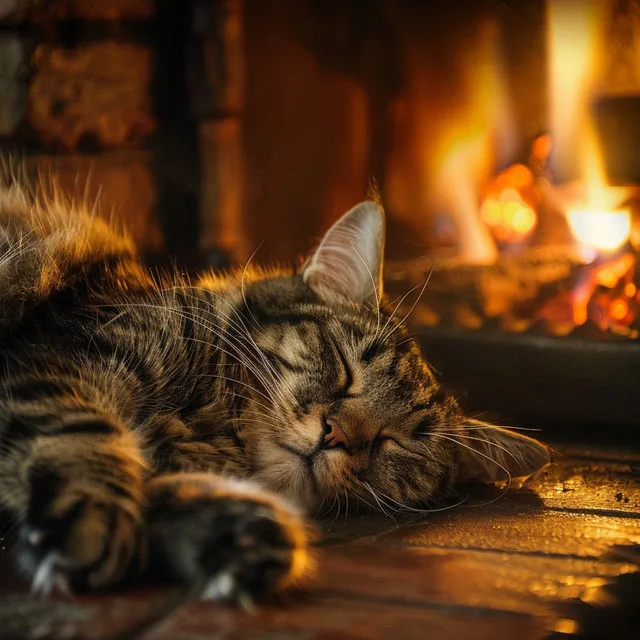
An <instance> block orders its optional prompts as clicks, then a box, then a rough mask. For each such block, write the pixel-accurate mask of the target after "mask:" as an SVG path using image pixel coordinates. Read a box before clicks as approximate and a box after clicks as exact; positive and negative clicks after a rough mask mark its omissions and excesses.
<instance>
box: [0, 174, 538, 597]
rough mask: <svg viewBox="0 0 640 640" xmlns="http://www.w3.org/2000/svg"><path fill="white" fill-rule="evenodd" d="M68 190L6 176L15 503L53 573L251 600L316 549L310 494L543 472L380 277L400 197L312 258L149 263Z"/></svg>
mask: <svg viewBox="0 0 640 640" xmlns="http://www.w3.org/2000/svg"><path fill="white" fill-rule="evenodd" d="M81 209H82V208H81V207H78V206H74V205H70V204H69V203H68V202H65V201H64V200H63V199H62V198H61V197H55V196H54V197H50V198H45V197H42V196H35V195H32V194H30V193H28V192H27V191H26V190H25V189H21V188H19V187H17V186H8V187H5V188H3V189H2V190H1V191H0V360H1V362H0V364H1V366H0V505H1V506H2V507H3V508H5V509H6V510H8V511H9V512H10V513H12V515H13V516H14V518H15V519H16V521H17V524H18V530H19V536H18V538H19V540H18V546H17V551H16V553H17V558H18V561H19V563H20V565H21V566H22V568H23V569H24V570H25V571H26V572H27V573H28V574H29V575H30V576H31V579H32V583H33V587H34V588H35V589H36V590H39V591H44V592H48V591H50V590H52V589H78V590H79V589H90V590H100V589H106V588H112V587H116V586H119V585H123V584H126V583H127V581H129V580H131V579H132V577H133V576H135V575H136V574H137V573H139V572H141V571H143V570H144V569H145V568H148V567H152V568H153V569H155V570H160V571H162V572H164V573H166V574H169V575H170V576H172V577H173V578H174V579H177V580H181V581H185V582H186V583H194V582H195V583H198V584H200V585H201V588H202V593H203V595H204V596H205V597H210V598H215V599H220V600H227V601H238V600H242V599H243V598H256V597H259V596H262V595H264V594H266V593H269V592H272V591H276V590H280V589H283V588H286V587H287V586H288V585H292V584H295V583H296V582H297V581H298V580H299V579H300V578H301V577H302V576H303V575H304V574H305V573H307V572H308V571H309V570H310V565H311V562H310V560H309V553H308V544H309V543H308V532H307V526H306V520H305V516H304V515H303V512H306V513H313V512H314V511H318V510H324V509H326V508H331V507H333V508H336V507H338V506H339V505H340V504H341V503H342V502H343V501H347V500H350V501H361V502H362V503H364V504H370V505H372V506H373V507H380V508H385V507H388V508H389V509H402V508H405V507H406V508H411V507H412V505H413V506H414V507H415V506H420V505H423V504H424V503H425V502H426V501H431V500H434V499H437V498H438V497H441V496H443V495H445V493H446V492H447V491H449V490H450V489H451V487H452V486H453V485H455V483H457V482H461V481H463V482H469V481H479V482H491V481H495V480H500V479H506V478H508V477H510V476H511V475H513V476H523V475H528V474H530V473H532V472H533V471H535V470H537V469H538V468H540V467H541V466H543V465H544V464H545V463H546V462H547V461H548V452H547V449H546V448H545V447H544V446H543V445H541V444H539V443H538V442H536V441H534V440H532V439H530V438H527V437H524V436H521V435H518V434H515V433H512V432H510V431H507V430H504V429H500V428H497V427H493V426H491V425H487V424H484V423H481V422H478V421H474V420H468V419H465V417H464V416H463V415H462V413H461V411H460V409H459V407H458V404H457V403H456V401H455V400H454V399H453V398H452V397H451V396H449V395H447V394H446V393H445V392H444V391H443V389H442V388H441V386H440V385H439V383H438V382H437V380H436V378H435V377H434V374H433V373H432V371H431V370H430V368H429V366H428V365H427V363H426V362H425V360H424V359H423V358H422V356H421V354H420V351H419V348H418V346H417V345H416V343H415V342H414V340H412V339H411V338H409V337H408V335H407V332H406V329H405V328H404V326H403V324H402V322H401V321H400V319H399V315H400V314H399V313H398V312H397V311H396V312H394V309H393V308H391V307H390V306H388V304H387V302H386V301H385V300H384V298H383V296H382V263H383V248H384V238H385V221H384V213H383V211H382V209H381V207H380V206H379V205H378V204H376V203H374V202H363V203H362V204H359V205H357V206H356V207H354V208H353V209H351V210H350V211H349V212H347V213H346V214H345V215H344V216H343V217H342V218H341V219H340V220H338V221H337V222H336V223H335V224H334V225H333V226H332V227H331V228H330V229H329V230H328V231H327V233H326V235H325V236H324V238H323V239H322V241H321V243H320V244H319V246H318V248H317V249H316V250H315V252H313V253H312V254H311V256H310V257H309V259H308V260H307V261H306V263H305V264H304V266H303V267H302V268H301V269H300V270H298V271H295V272H294V271H290V270H286V269H257V268H253V267H251V268H249V267H247V268H246V269H244V270H242V271H239V272H237V273H231V274H228V275H224V276H219V275H213V274H205V275H203V276H202V277H201V278H200V279H198V280H193V281H192V280H189V279H187V278H186V277H183V276H180V275H179V274H177V273H174V274H171V275H170V276H166V277H160V276H157V275H155V274H153V273H151V272H150V271H148V270H147V269H146V268H145V267H144V266H143V265H142V263H141V262H140V261H139V259H138V258H137V257H136V253H135V251H134V249H133V247H132V246H131V243H130V242H129V241H128V240H127V239H126V238H125V237H124V236H122V235H120V234H118V233H116V232H115V231H113V230H112V229H110V228H109V227H108V226H107V225H106V224H105V223H104V222H102V221H101V220H100V219H99V218H96V217H94V216H92V215H91V214H90V213H89V212H85V211H83V210H81Z"/></svg>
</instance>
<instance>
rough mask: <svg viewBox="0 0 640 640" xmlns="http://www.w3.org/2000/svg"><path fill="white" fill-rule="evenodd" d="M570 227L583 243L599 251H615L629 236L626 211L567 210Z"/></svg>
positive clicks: (629, 228)
mask: <svg viewBox="0 0 640 640" xmlns="http://www.w3.org/2000/svg"><path fill="white" fill-rule="evenodd" d="M567 215H568V218H569V222H570V224H571V229H572V230H573V233H574V234H575V236H576V238H577V239H578V241H579V242H581V243H582V244H583V245H585V246H588V247H592V248H594V249H598V250H601V251H615V250H616V249H618V248H619V247H621V246H622V245H623V244H624V243H625V242H626V241H627V239H628V238H629V234H630V233H631V216H630V214H629V212H628V211H580V210H575V211H569V212H567Z"/></svg>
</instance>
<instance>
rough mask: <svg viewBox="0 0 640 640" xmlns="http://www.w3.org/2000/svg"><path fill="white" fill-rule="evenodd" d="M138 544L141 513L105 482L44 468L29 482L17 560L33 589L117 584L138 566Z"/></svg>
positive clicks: (82, 587)
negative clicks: (68, 478) (68, 479)
mask: <svg viewBox="0 0 640 640" xmlns="http://www.w3.org/2000/svg"><path fill="white" fill-rule="evenodd" d="M142 547H143V543H142V518H141V517H140V516H138V515H137V514H136V509H135V508H133V507H132V505H130V504H127V503H126V502H125V501H123V500H121V499H120V496H116V495H113V494H112V493H111V491H110V490H109V488H108V487H103V486H92V485H91V483H89V482H84V483H83V482H77V481H76V482H73V483H63V482H60V481H59V478H57V477H55V476H54V475H50V474H46V473H45V474H43V475H42V477H39V478H38V481H37V482H33V483H32V495H31V498H30V505H29V512H28V514H27V517H26V519H25V520H24V522H23V523H22V525H21V527H20V533H19V542H18V561H19V564H20V565H21V567H22V568H23V569H24V570H25V571H26V572H27V574H28V575H29V576H30V577H31V579H32V587H33V590H34V591H37V592H41V593H49V592H51V591H53V590H61V591H69V590H98V589H105V588H110V587H113V586H116V585H117V584H119V583H121V582H122V581H123V580H124V579H125V578H127V577H129V576H130V575H131V574H132V572H133V571H134V570H138V569H139V567H140V563H141V561H142V557H143V554H142Z"/></svg>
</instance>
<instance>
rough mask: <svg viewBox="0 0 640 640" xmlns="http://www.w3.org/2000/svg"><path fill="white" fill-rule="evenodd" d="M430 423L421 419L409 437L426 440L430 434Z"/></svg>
mask: <svg viewBox="0 0 640 640" xmlns="http://www.w3.org/2000/svg"><path fill="white" fill-rule="evenodd" d="M431 429H432V425H431V424H430V423H429V422H428V421H426V420H425V421H423V422H421V423H420V424H418V426H417V427H415V429H414V430H413V433H412V434H411V438H412V439H413V440H428V439H429V437H430V436H431Z"/></svg>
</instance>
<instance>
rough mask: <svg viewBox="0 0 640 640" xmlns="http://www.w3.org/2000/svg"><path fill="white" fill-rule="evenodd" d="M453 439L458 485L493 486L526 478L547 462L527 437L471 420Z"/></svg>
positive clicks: (545, 450)
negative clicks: (456, 449)
mask: <svg viewBox="0 0 640 640" xmlns="http://www.w3.org/2000/svg"><path fill="white" fill-rule="evenodd" d="M467 426H468V429H467V430H461V432H460V435H459V437H458V436H455V440H456V441H457V447H458V475H457V480H458V482H486V483H490V482H495V481H498V480H507V479H508V478H509V477H511V478H520V477H524V476H530V475H531V474H532V473H534V472H536V471H538V469H541V468H542V467H544V466H545V465H546V464H548V462H549V460H550V454H549V449H548V448H547V447H546V446H545V445H543V444H542V443H540V442H538V441H537V440H534V439H533V438H529V437H527V436H524V435H521V434H519V433H515V432H513V431H509V430H508V429H502V428H500V427H494V426H492V425H489V424H486V423H484V422H480V421H479V420H472V421H470V423H469V424H468V425H467Z"/></svg>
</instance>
